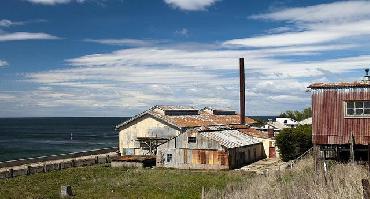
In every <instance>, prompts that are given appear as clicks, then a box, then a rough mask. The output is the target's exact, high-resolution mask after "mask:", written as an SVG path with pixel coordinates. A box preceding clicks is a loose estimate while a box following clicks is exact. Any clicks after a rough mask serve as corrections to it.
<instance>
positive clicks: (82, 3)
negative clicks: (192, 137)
mask: <svg viewBox="0 0 370 199" xmlns="http://www.w3.org/2000/svg"><path fill="white" fill-rule="evenodd" d="M369 36H370V2H368V1H293V0H289V1H267V0H266V1H263V0H261V1H252V0H249V1H247V0H228V1H226V0H151V1H148V0H3V1H1V6H0V110H1V111H0V117H37V116H43V117H44V116H130V115H132V114H135V113H138V112H140V111H142V110H144V109H146V108H148V107H150V106H152V105H155V104H182V105H195V106H198V107H203V106H212V107H219V108H228V109H235V110H237V109H238V98H239V88H238V86H239V85H238V58H239V57H245V59H246V69H247V70H246V77H247V85H246V86H247V98H246V99H247V114H248V115H271V114H278V113H280V112H282V111H285V110H288V109H303V108H304V107H307V106H309V105H310V103H311V102H310V93H307V92H306V87H307V86H308V85H309V84H310V83H312V82H329V81H354V80H360V79H361V77H362V76H363V75H364V72H363V69H365V68H368V66H369V64H370V50H369V41H370V37H369Z"/></svg>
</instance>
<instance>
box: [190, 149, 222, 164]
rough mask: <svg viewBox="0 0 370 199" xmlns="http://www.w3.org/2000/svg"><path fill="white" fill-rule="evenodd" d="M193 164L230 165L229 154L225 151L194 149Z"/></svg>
mask: <svg viewBox="0 0 370 199" xmlns="http://www.w3.org/2000/svg"><path fill="white" fill-rule="evenodd" d="M192 164H209V165H222V166H227V165H228V155H227V153H226V152H224V151H207V150H192Z"/></svg>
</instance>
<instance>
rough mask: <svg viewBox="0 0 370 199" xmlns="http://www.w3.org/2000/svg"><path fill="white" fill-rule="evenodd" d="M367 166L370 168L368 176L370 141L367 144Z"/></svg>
mask: <svg viewBox="0 0 370 199" xmlns="http://www.w3.org/2000/svg"><path fill="white" fill-rule="evenodd" d="M367 166H368V168H369V171H368V176H370V143H368V144H367Z"/></svg>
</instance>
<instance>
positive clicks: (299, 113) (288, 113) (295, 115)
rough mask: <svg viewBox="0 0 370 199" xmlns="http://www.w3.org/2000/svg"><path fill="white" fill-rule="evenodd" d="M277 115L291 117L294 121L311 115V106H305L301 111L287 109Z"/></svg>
mask: <svg viewBox="0 0 370 199" xmlns="http://www.w3.org/2000/svg"><path fill="white" fill-rule="evenodd" d="M279 117H286V118H292V119H294V120H296V121H302V120H304V119H307V118H310V117H312V110H311V107H308V108H305V109H304V110H303V111H292V110H289V111H286V112H284V113H281V114H280V115H279Z"/></svg>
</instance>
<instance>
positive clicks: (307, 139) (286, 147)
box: [276, 125, 312, 161]
mask: <svg viewBox="0 0 370 199" xmlns="http://www.w3.org/2000/svg"><path fill="white" fill-rule="evenodd" d="M276 146H277V147H278V148H279V153H280V157H281V159H282V160H283V161H289V160H292V159H295V158H297V157H298V156H299V155H301V154H302V153H304V152H305V151H307V150H308V149H310V148H311V147H312V127H311V125H298V126H297V127H296V128H287V129H283V130H282V131H280V133H279V134H278V135H277V136H276Z"/></svg>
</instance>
